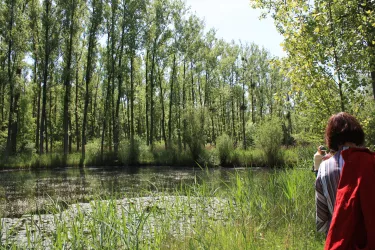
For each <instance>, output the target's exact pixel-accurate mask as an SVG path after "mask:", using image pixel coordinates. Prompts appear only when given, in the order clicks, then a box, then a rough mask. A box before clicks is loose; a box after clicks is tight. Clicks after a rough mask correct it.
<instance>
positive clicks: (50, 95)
mask: <svg viewBox="0 0 375 250" xmlns="http://www.w3.org/2000/svg"><path fill="white" fill-rule="evenodd" d="M49 103H50V105H49V114H48V117H49V118H48V124H49V138H50V142H51V143H50V148H49V150H50V152H53V151H52V89H50V90H49ZM55 105H56V102H55ZM47 138H48V137H47V136H46V145H47V147H46V149H47V152H48V139H47Z"/></svg>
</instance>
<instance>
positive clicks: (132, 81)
mask: <svg viewBox="0 0 375 250" xmlns="http://www.w3.org/2000/svg"><path fill="white" fill-rule="evenodd" d="M130 143H131V145H132V147H134V53H131V57H130Z"/></svg>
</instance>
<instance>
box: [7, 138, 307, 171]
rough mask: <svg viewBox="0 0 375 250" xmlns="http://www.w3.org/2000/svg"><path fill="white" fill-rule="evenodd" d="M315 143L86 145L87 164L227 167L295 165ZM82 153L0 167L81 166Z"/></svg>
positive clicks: (10, 161) (21, 158)
mask: <svg viewBox="0 0 375 250" xmlns="http://www.w3.org/2000/svg"><path fill="white" fill-rule="evenodd" d="M313 154H314V147H311V146H308V147H306V146H294V147H288V148H286V147H279V148H278V150H276V151H275V152H272V154H271V156H270V155H269V153H268V152H267V151H266V150H265V149H264V148H259V147H251V148H248V149H246V150H244V149H242V148H233V147H228V146H227V147H226V146H225V145H224V146H223V145H220V144H219V145H216V146H213V145H210V144H208V145H206V146H205V147H203V146H202V147H201V148H200V149H199V151H198V154H196V155H195V154H192V153H191V151H190V150H189V148H187V149H185V150H184V149H183V148H182V149H181V150H179V149H178V148H176V147H171V148H169V149H165V147H164V145H162V144H156V145H155V146H154V147H153V149H151V147H149V146H145V145H141V146H139V147H138V148H137V150H136V151H134V150H133V151H132V150H130V149H129V147H128V146H126V145H125V146H123V147H122V148H120V151H119V153H118V155H117V156H115V155H114V153H113V152H104V153H103V156H102V155H101V152H100V146H99V144H98V143H91V144H89V145H88V146H87V153H86V158H85V161H84V165H86V166H142V165H155V166H160V165H161V166H166V165H167V166H194V165H196V163H198V164H200V165H202V166H209V167H211V166H225V167H275V166H276V167H277V166H282V167H284V166H288V167H293V166H295V165H298V164H301V163H302V164H303V163H304V162H306V161H310V160H311V159H312V155H313ZM80 159H81V154H80V153H79V152H73V153H71V154H69V155H68V156H67V158H66V161H64V156H63V154H62V153H61V152H60V153H47V154H43V155H38V154H36V153H35V152H28V153H19V154H18V155H15V156H10V157H8V158H5V157H1V158H0V168H38V167H43V168H44V167H65V166H69V167H78V166H79V164H80Z"/></svg>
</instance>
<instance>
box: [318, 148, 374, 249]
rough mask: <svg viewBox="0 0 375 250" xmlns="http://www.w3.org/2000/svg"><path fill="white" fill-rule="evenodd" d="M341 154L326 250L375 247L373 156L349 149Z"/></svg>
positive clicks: (355, 149) (366, 151)
mask: <svg viewBox="0 0 375 250" xmlns="http://www.w3.org/2000/svg"><path fill="white" fill-rule="evenodd" d="M342 156H343V158H344V161H345V164H344V166H343V169H342V173H341V178H340V182H339V186H338V189H337V194H336V203H335V207H334V212H333V216H332V222H331V226H330V229H329V231H328V235H327V240H326V244H325V249H326V250H328V249H345V250H346V249H375V199H374V198H375V168H374V155H373V154H372V153H370V152H369V151H368V150H365V149H357V148H351V149H348V150H345V151H343V152H342Z"/></svg>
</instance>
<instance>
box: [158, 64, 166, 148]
mask: <svg viewBox="0 0 375 250" xmlns="http://www.w3.org/2000/svg"><path fill="white" fill-rule="evenodd" d="M162 75H163V70H162V71H161V72H159V88H160V104H161V134H162V137H163V140H164V147H165V149H167V148H168V146H167V143H168V142H167V137H166V133H165V109H164V93H163V82H162V77H161V76H162Z"/></svg>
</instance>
